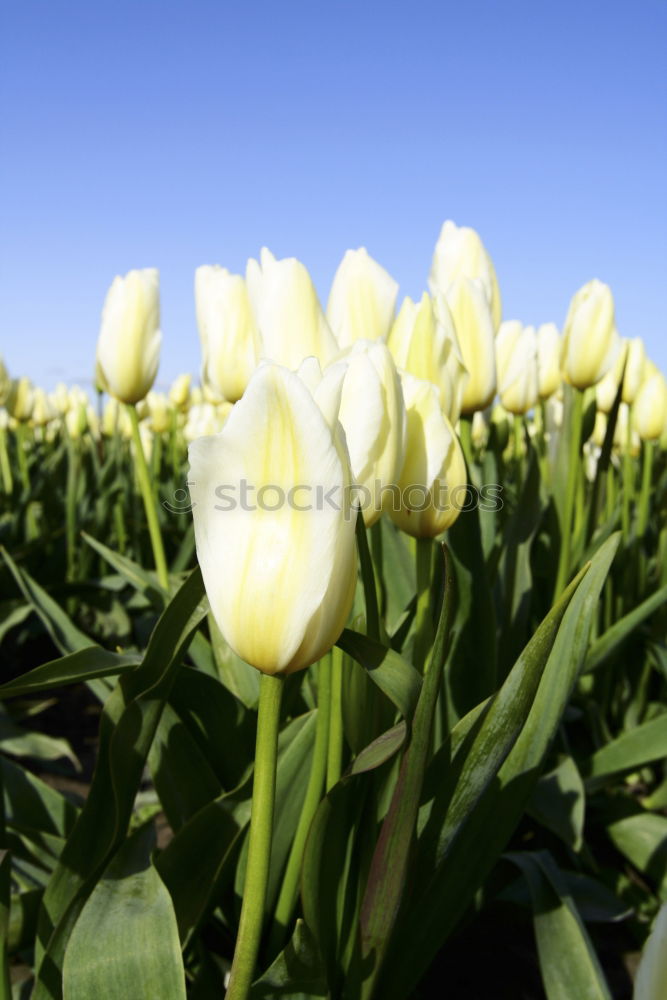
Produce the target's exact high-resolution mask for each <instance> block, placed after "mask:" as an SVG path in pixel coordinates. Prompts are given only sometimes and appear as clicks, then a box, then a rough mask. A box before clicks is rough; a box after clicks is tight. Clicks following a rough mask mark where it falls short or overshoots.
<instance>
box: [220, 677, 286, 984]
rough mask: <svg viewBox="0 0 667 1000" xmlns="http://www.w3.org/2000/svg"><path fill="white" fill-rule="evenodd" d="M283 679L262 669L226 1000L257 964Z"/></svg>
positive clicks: (271, 824)
mask: <svg viewBox="0 0 667 1000" xmlns="http://www.w3.org/2000/svg"><path fill="white" fill-rule="evenodd" d="M283 683H284V677H283V676H281V675H280V674H262V678H261V682H260V688H259V715H258V719H257V741H256V744H255V775H254V779H253V786H252V812H251V817H250V835H249V838H248V859H247V863H246V874H245V884H244V887H243V904H242V906H241V919H240V920H239V933H238V937H237V938H236V947H235V949H234V959H233V962H232V971H231V976H230V979H229V986H228V987H227V992H226V993H225V1000H245V998H246V997H247V996H248V994H249V992H250V986H251V984H252V979H253V975H254V971H255V965H256V963H257V953H258V952H259V942H260V938H261V934H262V924H263V922H264V906H265V904H266V888H267V884H268V879H269V861H270V858H271V840H272V833H273V808H274V804H275V797H276V761H277V757H278V728H279V722H280V701H281V698H282V692H283Z"/></svg>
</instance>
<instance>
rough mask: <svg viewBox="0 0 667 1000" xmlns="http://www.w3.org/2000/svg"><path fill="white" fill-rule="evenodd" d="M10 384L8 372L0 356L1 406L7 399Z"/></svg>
mask: <svg viewBox="0 0 667 1000" xmlns="http://www.w3.org/2000/svg"><path fill="white" fill-rule="evenodd" d="M11 384H12V380H11V378H10V376H9V372H8V371H7V369H6V367H5V363H4V361H3V360H2V358H0V406H3V405H4V403H5V401H6V400H7V396H8V395H9V390H10V388H11Z"/></svg>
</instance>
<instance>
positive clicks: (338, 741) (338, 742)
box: [325, 646, 343, 791]
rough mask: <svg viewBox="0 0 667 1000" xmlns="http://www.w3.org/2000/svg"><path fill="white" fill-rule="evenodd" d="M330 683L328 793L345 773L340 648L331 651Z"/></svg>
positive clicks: (341, 659) (341, 657)
mask: <svg viewBox="0 0 667 1000" xmlns="http://www.w3.org/2000/svg"><path fill="white" fill-rule="evenodd" d="M325 669H326V667H325ZM330 683H331V687H330V692H329V693H330V699H329V701H330V709H329V712H330V714H329V745H328V747H327V791H329V789H330V788H333V786H334V785H335V784H336V783H337V782H338V781H339V780H340V776H341V774H342V772H343V651H342V649H339V648H338V646H334V647H333V649H332V650H331V681H330Z"/></svg>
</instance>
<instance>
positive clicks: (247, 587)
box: [189, 363, 357, 674]
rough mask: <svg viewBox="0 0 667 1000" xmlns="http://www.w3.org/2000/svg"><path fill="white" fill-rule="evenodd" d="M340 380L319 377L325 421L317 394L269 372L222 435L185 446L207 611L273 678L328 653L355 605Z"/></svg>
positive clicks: (255, 382) (265, 369)
mask: <svg viewBox="0 0 667 1000" xmlns="http://www.w3.org/2000/svg"><path fill="white" fill-rule="evenodd" d="M312 374H313V373H312V371H311V372H310V376H311V378H310V382H311V387H312V384H313V382H314V381H316V379H313V378H312ZM335 382H336V379H333V378H330V379H328V380H327V381H325V380H322V384H323V389H321V390H320V393H319V394H320V395H321V397H322V405H323V408H324V410H325V411H327V412H326V414H325V412H323V409H322V408H320V405H318V402H317V401H316V399H315V395H318V391H317V390H318V388H319V386H315V387H314V388H312V391H311V388H309V386H308V385H307V384H306V381H305V380H304V379H303V378H301V377H300V376H299V375H298V374H296V373H294V372H291V371H289V370H287V369H286V368H284V367H282V366H281V365H277V364H274V363H264V364H261V365H260V366H259V368H258V369H257V370H256V371H255V373H254V374H253V375H252V377H251V379H250V382H249V383H248V388H247V389H246V392H245V393H244V395H243V398H242V399H241V400H240V401H239V402H238V403H237V404H236V405H235V406H234V408H233V409H232V411H231V413H230V414H229V417H228V418H227V421H226V423H225V425H224V427H223V429H222V431H221V432H220V433H219V434H217V435H214V436H212V437H204V438H199V439H198V440H196V441H194V442H193V443H192V444H191V445H190V449H189V457H190V476H189V479H190V481H191V489H190V492H191V497H192V500H193V517H194V527H195V540H196V545H197V556H198V559H199V564H200V566H201V570H202V574H203V577H204V584H205V587H206V592H207V594H208V598H209V601H210V605H211V611H212V613H213V615H214V617H215V620H216V622H217V624H218V626H219V628H220V630H221V632H222V634H223V635H224V636H225V638H226V639H227V641H228V643H229V644H230V646H231V647H232V648H233V649H234V650H235V651H236V652H237V653H238V654H239V656H241V657H242V658H243V659H244V660H246V661H247V662H248V663H250V664H251V665H252V666H254V667H256V668H257V669H258V670H261V671H263V672H265V673H270V674H282V673H291V672H292V671H295V670H300V669H302V668H304V667H307V666H308V665H309V664H310V663H313V662H314V661H315V660H317V659H318V658H319V657H320V656H322V655H323V653H325V652H326V651H327V650H328V649H329V648H330V647H331V646H332V645H333V644H334V642H335V641H336V639H337V638H338V636H339V634H340V632H341V631H342V629H343V626H344V624H345V621H346V619H347V616H348V614H349V611H350V607H351V604H352V599H353V596H354V588H355V583H356V572H357V569H356V548H355V517H354V511H353V509H352V506H351V497H350V484H351V472H350V468H349V459H348V456H347V451H346V449H345V445H344V436H343V434H342V431H341V430H340V425H339V424H338V420H337V416H336V414H335V409H336V402H337V400H336V396H337V394H338V393H339V392H340V383H339V382H338V385H335V384H333V385H332V384H331V383H335Z"/></svg>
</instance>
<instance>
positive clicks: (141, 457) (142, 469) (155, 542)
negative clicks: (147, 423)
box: [127, 405, 169, 591]
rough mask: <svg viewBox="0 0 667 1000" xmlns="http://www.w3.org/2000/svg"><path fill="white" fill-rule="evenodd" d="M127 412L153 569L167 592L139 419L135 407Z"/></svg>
mask: <svg viewBox="0 0 667 1000" xmlns="http://www.w3.org/2000/svg"><path fill="white" fill-rule="evenodd" d="M127 411H128V414H129V417H130V423H131V425H132V440H133V441H134V450H135V457H136V469H137V479H138V480H139V489H140V490H141V496H142V499H143V501H144V509H145V511H146V520H147V521H148V531H149V534H150V536H151V545H152V546H153V558H154V559H155V569H156V571H157V577H158V580H159V582H160V586H161V587H162V588H163V589H164V590H166V591H168V590H169V572H168V570H167V560H166V558H165V554H164V546H163V544H162V534H161V532H160V523H159V521H158V518H157V498H156V496H155V493H154V491H153V487H152V484H151V477H150V474H149V472H148V465H147V464H146V455H145V454H144V446H143V444H142V442H141V432H140V431H139V417H138V415H137V410H136V407H134V406H132V405H128V406H127Z"/></svg>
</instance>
